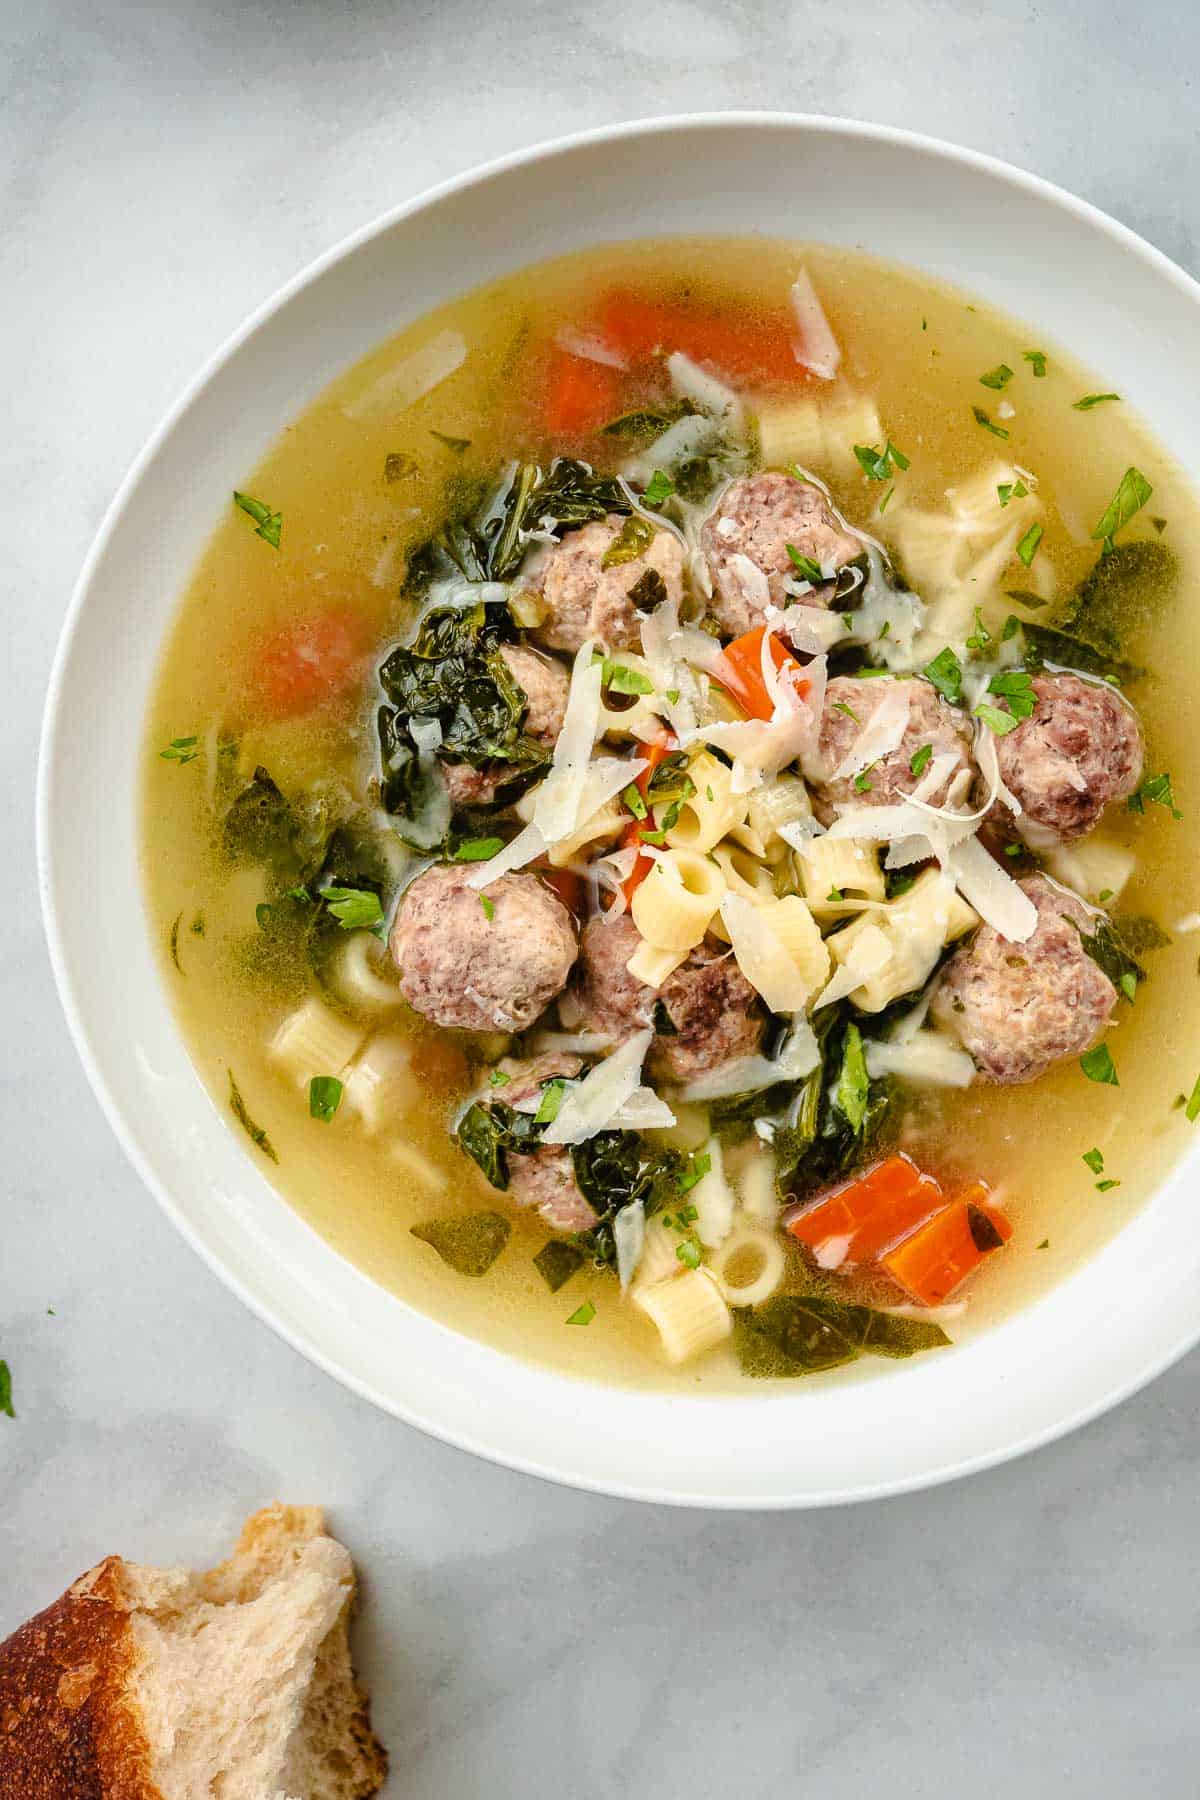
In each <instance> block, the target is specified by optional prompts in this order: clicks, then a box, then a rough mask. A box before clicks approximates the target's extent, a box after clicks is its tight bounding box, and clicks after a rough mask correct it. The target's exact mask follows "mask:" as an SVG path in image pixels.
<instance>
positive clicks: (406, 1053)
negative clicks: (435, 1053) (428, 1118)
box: [342, 1035, 421, 1132]
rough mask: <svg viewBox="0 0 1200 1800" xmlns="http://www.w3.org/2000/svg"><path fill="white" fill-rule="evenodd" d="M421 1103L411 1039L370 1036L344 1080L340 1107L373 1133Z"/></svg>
mask: <svg viewBox="0 0 1200 1800" xmlns="http://www.w3.org/2000/svg"><path fill="white" fill-rule="evenodd" d="M420 1101H421V1087H420V1083H419V1082H418V1081H417V1079H416V1077H415V1075H414V1074H413V1067H412V1043H411V1040H410V1039H408V1038H402V1037H399V1036H396V1037H391V1036H387V1035H381V1036H378V1037H373V1038H372V1039H371V1041H370V1043H369V1044H368V1045H367V1047H366V1049H365V1050H364V1051H363V1052H362V1054H361V1055H360V1056H359V1058H358V1060H357V1061H356V1062H355V1063H354V1064H353V1066H352V1067H351V1069H350V1071H349V1073H348V1074H347V1075H346V1077H345V1085H344V1087H343V1091H342V1104H343V1105H344V1106H348V1107H349V1108H350V1109H351V1111H352V1112H356V1113H357V1114H358V1116H359V1118H360V1119H361V1120H362V1122H363V1124H364V1125H365V1126H366V1128H367V1130H368V1131H372V1132H374V1131H381V1130H383V1128H384V1127H385V1126H386V1125H389V1124H391V1123H392V1122H393V1121H394V1120H396V1119H397V1118H399V1117H401V1116H402V1115H403V1114H404V1113H405V1112H407V1111H409V1110H410V1109H412V1108H414V1107H416V1106H418V1105H419V1104H420Z"/></svg>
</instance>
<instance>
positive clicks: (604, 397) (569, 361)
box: [542, 348, 621, 437]
mask: <svg viewBox="0 0 1200 1800" xmlns="http://www.w3.org/2000/svg"><path fill="white" fill-rule="evenodd" d="M620 393H621V372H620V370H619V369H610V368H609V367H608V366H607V364H605V363H596V362H589V361H588V359H587V358H586V357H583V356H572V355H571V353H570V351H569V350H559V349H557V348H556V349H555V350H554V351H553V352H552V353H551V357H550V367H549V371H548V374H547V382H546V405H545V409H544V413H543V419H542V422H543V424H544V426H545V428H546V430H547V432H549V433H550V434H551V436H558V435H560V434H561V435H563V436H566V437H585V436H586V435H587V434H588V433H589V432H592V431H597V430H599V428H600V426H601V425H604V424H605V423H606V422H607V421H608V420H609V419H611V418H612V416H613V414H614V413H616V412H618V411H619V410H620V405H619V401H620Z"/></svg>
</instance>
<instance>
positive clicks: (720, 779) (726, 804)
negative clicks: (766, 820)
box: [667, 751, 749, 856]
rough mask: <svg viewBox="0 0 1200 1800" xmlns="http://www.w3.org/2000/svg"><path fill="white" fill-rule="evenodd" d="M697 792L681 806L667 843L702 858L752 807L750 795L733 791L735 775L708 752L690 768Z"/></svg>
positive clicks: (689, 766) (697, 758)
mask: <svg viewBox="0 0 1200 1800" xmlns="http://www.w3.org/2000/svg"><path fill="white" fill-rule="evenodd" d="M688 774H689V776H690V777H691V780H692V785H693V786H694V788H695V790H696V791H695V793H694V794H693V795H692V796H691V798H690V799H688V800H684V801H682V802H681V803H680V808H679V817H678V819H677V820H676V822H675V824H674V825H672V827H671V829H670V830H669V831H668V832H667V843H668V844H670V845H671V846H672V847H673V848H676V849H680V850H694V851H695V852H696V853H697V854H698V855H700V856H703V855H704V854H705V852H706V851H709V850H711V849H712V848H713V846H714V845H716V844H719V843H720V841H721V839H722V838H723V837H724V836H725V834H726V833H727V832H729V831H732V830H733V828H734V826H736V825H740V824H741V822H742V820H743V819H744V818H745V816H746V808H747V806H748V804H749V796H748V795H747V794H735V793H734V792H733V773H732V771H731V770H730V769H728V768H727V767H726V766H725V764H724V763H723V762H718V760H717V758H716V757H715V756H711V755H710V754H709V753H708V752H707V751H705V752H703V754H701V755H700V756H697V757H696V758H695V760H694V761H693V762H692V763H690V764H689V765H688Z"/></svg>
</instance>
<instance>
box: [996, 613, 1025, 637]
mask: <svg viewBox="0 0 1200 1800" xmlns="http://www.w3.org/2000/svg"><path fill="white" fill-rule="evenodd" d="M1020 629H1021V621H1020V619H1018V617H1017V615H1016V613H1009V615H1008V617H1007V619H1005V621H1004V624H1003V625H1002V626H1001V627H1000V642H1001V643H1002V644H1007V643H1008V641H1009V639H1010V638H1015V637H1016V635H1017V633H1018V631H1020Z"/></svg>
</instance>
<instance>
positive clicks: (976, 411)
mask: <svg viewBox="0 0 1200 1800" xmlns="http://www.w3.org/2000/svg"><path fill="white" fill-rule="evenodd" d="M971 412H972V413H973V415H974V418H975V423H976V424H977V425H982V426H983V429H984V430H985V431H990V432H991V434H992V436H993V437H998V438H1006V437H1007V436H1008V435H1009V434H1008V432H1007V431H1006V429H1005V428H1004V426H1003V425H993V424H992V421H991V420H990V419H989V418H988V416H987V414H986V413H985V412H984V410H983V408H982V406H973V407H972V408H971Z"/></svg>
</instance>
